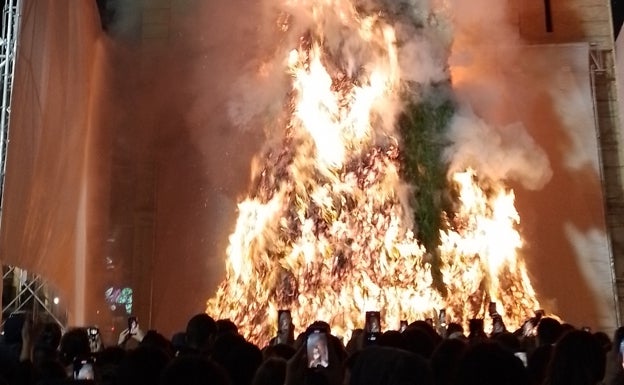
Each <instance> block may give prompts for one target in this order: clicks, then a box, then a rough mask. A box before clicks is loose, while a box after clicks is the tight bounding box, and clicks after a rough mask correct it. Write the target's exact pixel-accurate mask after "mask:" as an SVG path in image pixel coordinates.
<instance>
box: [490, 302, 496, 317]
mask: <svg viewBox="0 0 624 385" xmlns="http://www.w3.org/2000/svg"><path fill="white" fill-rule="evenodd" d="M488 314H489V315H490V317H493V316H494V315H496V314H498V312H497V311H496V302H490V304H489V305H488Z"/></svg>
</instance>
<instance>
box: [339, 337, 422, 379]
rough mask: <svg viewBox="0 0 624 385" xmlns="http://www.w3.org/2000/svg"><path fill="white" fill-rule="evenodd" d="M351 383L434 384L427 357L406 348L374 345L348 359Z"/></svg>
mask: <svg viewBox="0 0 624 385" xmlns="http://www.w3.org/2000/svg"><path fill="white" fill-rule="evenodd" d="M347 369H348V372H349V382H348V384H349V385H402V384H415V385H416V384H418V385H433V375H432V373H431V368H430V366H429V364H428V362H427V360H425V359H424V358H423V357H421V356H419V355H418V354H413V353H410V352H407V351H405V350H402V349H395V348H388V347H384V346H370V347H367V348H365V349H362V350H361V351H360V352H358V353H357V354H355V355H354V356H352V357H350V358H349V359H348V360H347Z"/></svg>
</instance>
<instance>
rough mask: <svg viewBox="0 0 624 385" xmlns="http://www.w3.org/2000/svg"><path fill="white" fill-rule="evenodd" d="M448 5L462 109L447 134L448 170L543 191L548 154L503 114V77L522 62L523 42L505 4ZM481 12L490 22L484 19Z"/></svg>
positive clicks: (548, 173) (455, 82) (455, 79)
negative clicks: (467, 169)
mask: <svg viewBox="0 0 624 385" xmlns="http://www.w3.org/2000/svg"><path fill="white" fill-rule="evenodd" d="M452 3H453V5H452V8H453V12H454V14H455V15H456V18H455V19H454V25H455V43H454V46H453V53H452V55H451V58H450V64H451V67H452V69H451V72H452V74H453V88H454V90H455V94H456V97H457V100H458V104H459V106H460V108H459V111H458V113H457V115H456V116H455V117H454V118H453V120H452V123H451V127H450V130H449V131H448V133H447V134H448V139H449V140H450V141H451V143H452V145H451V146H450V147H449V148H447V149H446V151H445V158H446V160H447V161H449V163H450V167H451V170H450V171H451V172H452V171H457V170H461V169H462V168H465V167H473V168H475V169H476V170H477V173H478V174H479V175H484V176H487V177H490V178H493V179H496V180H499V179H503V180H515V181H517V182H519V183H521V184H522V185H523V186H524V187H525V188H527V189H531V190H536V189H541V188H542V187H544V185H545V184H546V183H548V181H549V180H550V179H551V177H552V173H553V172H552V169H551V167H550V161H549V159H548V156H547V155H546V152H545V151H544V150H543V149H542V148H541V147H540V145H539V144H538V143H537V142H536V141H535V140H534V139H533V138H532V137H531V135H530V134H529V132H528V130H527V127H525V125H524V123H523V122H522V121H519V120H516V121H513V120H510V118H509V117H512V119H513V113H510V114H506V113H505V111H503V110H504V109H505V108H509V107H505V106H504V103H503V98H504V95H506V94H507V93H508V91H507V90H506V89H505V87H509V84H508V83H505V81H504V79H506V78H505V76H506V73H509V72H510V71H514V69H515V68H516V65H517V62H518V60H520V59H521V56H520V48H521V44H522V42H521V40H520V37H519V36H518V33H517V30H516V28H514V27H513V24H512V23H511V20H510V17H509V15H510V12H509V9H508V7H509V5H508V4H507V2H502V1H497V0H478V1H472V2H464V1H459V0H457V1H453V2H452ZM484 9H487V10H488V13H487V15H488V20H483V15H484V14H483V10H484ZM484 36H487V38H486V39H484V38H483V37H484ZM518 86H520V85H518Z"/></svg>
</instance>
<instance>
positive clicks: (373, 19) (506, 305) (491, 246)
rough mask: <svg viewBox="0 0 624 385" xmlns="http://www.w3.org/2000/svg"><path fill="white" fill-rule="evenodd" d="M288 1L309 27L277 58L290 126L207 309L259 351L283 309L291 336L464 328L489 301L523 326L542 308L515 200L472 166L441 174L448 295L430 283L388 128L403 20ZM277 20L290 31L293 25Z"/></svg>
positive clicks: (271, 150) (249, 205)
mask: <svg viewBox="0 0 624 385" xmlns="http://www.w3.org/2000/svg"><path fill="white" fill-rule="evenodd" d="M285 5H286V6H287V7H291V8H292V9H297V10H298V11H299V12H298V13H299V14H301V13H304V14H305V18H307V19H306V20H307V22H308V24H309V26H310V27H309V28H307V29H306V31H305V33H302V34H301V35H300V37H299V39H298V40H297V43H296V46H295V47H291V48H290V49H289V50H288V51H286V52H287V53H286V54H284V58H283V63H284V67H285V70H286V71H287V72H288V74H289V75H290V79H291V80H292V83H291V84H292V89H291V92H289V94H288V96H287V99H288V103H287V107H286V109H287V112H288V119H287V122H286V124H283V127H273V128H272V130H273V132H280V135H281V136H280V140H278V141H273V142H272V144H271V145H268V146H267V150H266V151H265V152H264V153H263V154H262V157H260V158H259V160H258V162H259V166H258V167H257V170H256V171H255V174H254V178H253V183H252V188H251V191H250V193H249V197H248V198H247V199H245V200H244V201H242V202H241V203H240V204H239V206H238V208H239V217H238V221H237V223H236V228H235V230H234V232H233V233H232V235H231V236H230V246H229V248H228V251H227V252H228V259H227V261H226V263H227V265H226V269H227V270H226V274H227V277H226V279H225V281H224V282H223V283H222V284H221V285H220V287H219V289H218V291H217V293H216V296H215V297H214V298H212V299H210V300H209V301H208V306H207V312H208V313H209V314H211V315H212V316H215V317H218V318H229V319H231V320H232V321H234V322H235V323H236V324H237V325H239V328H240V330H241V331H242V332H243V334H244V335H245V336H246V337H247V338H249V339H250V340H251V341H253V342H256V343H259V344H264V343H266V342H267V341H268V340H269V339H270V338H271V337H272V336H273V335H274V334H275V331H276V318H277V311H278V309H290V310H291V312H292V316H293V322H294V324H295V326H296V327H297V329H298V331H302V329H303V328H305V327H306V326H307V325H308V324H310V323H312V322H313V321H315V320H324V321H327V322H328V323H329V324H330V325H331V326H332V330H333V332H334V333H335V334H337V335H341V336H348V335H349V333H350V331H351V330H353V329H355V328H358V327H362V326H363V325H362V324H363V318H364V317H363V314H364V312H365V311H367V310H380V311H381V314H382V319H383V323H384V326H385V327H386V328H389V329H392V328H396V327H398V325H399V320H403V319H405V320H410V321H414V320H417V319H424V318H428V317H435V316H436V315H437V312H438V311H439V309H446V311H447V318H448V319H449V321H455V322H462V323H465V322H466V321H467V320H468V319H470V318H473V317H484V316H485V315H486V311H487V306H488V304H489V302H490V301H494V302H497V303H498V304H499V308H498V311H499V313H501V314H502V315H503V318H504V320H505V322H506V324H507V325H508V326H509V327H518V326H519V325H520V324H521V323H522V322H523V321H524V320H525V319H526V318H527V316H529V315H531V314H532V313H533V311H534V310H535V309H537V308H539V303H538V302H537V300H536V298H535V293H534V291H533V288H532V286H531V283H530V280H529V278H528V275H527V272H526V268H525V266H524V263H523V261H522V259H520V258H519V254H518V252H519V250H520V249H521V247H522V238H521V236H520V234H519V233H518V231H517V225H518V223H519V216H518V213H517V211H516V209H515V207H514V194H513V192H512V191H510V190H509V189H507V188H505V186H504V184H503V182H502V181H492V180H485V179H483V178H480V177H479V174H478V170H472V169H470V168H468V167H467V168H466V169H465V171H464V172H458V173H455V174H453V175H450V176H449V178H450V179H451V182H450V183H451V184H452V186H454V188H455V189H456V191H457V196H458V200H457V209H456V213H455V215H453V217H452V219H447V218H445V220H446V222H447V223H446V224H447V226H445V228H447V229H448V230H445V231H442V232H441V234H440V236H441V241H442V243H441V245H440V247H439V250H438V254H439V258H440V261H441V268H440V269H441V273H442V278H443V282H444V284H445V286H446V289H447V290H446V292H447V293H446V295H445V296H443V295H442V294H441V293H440V291H439V290H437V289H435V288H434V287H433V286H432V284H433V278H432V275H431V263H430V262H431V258H432V256H431V255H430V254H428V253H427V252H426V250H425V249H424V247H423V246H422V245H421V244H419V242H418V240H417V239H416V236H415V235H414V233H415V229H416V228H417V226H418V224H414V223H413V221H412V219H411V218H412V208H411V207H410V205H409V203H408V202H409V199H408V194H409V191H410V188H411V187H410V186H408V185H407V184H406V183H405V182H404V181H403V180H402V179H401V173H400V170H401V163H400V159H401V157H400V155H401V154H400V151H401V150H400V148H401V147H400V145H401V138H400V137H399V136H398V134H397V133H396V132H395V131H394V129H393V127H394V119H395V115H396V112H395V109H394V108H393V107H392V106H396V105H397V103H398V102H399V101H400V100H401V98H402V97H404V96H403V94H404V93H405V87H404V85H405V84H406V78H408V77H409V78H413V76H411V75H410V76H406V75H405V74H404V73H403V72H404V69H403V68H402V67H401V65H400V60H399V48H398V47H400V44H399V43H398V42H397V33H396V28H397V26H396V23H394V22H393V21H392V20H395V19H396V18H397V15H398V14H399V13H398V12H399V11H401V10H398V11H396V12H397V13H396V14H393V13H392V12H390V11H382V10H380V8H375V7H369V8H366V7H364V6H361V4H360V6H358V7H356V6H355V5H353V4H351V3H349V2H348V1H345V0H323V1H311V0H308V1H306V0H299V1H295V0H290V1H286V2H285ZM403 11H405V10H403ZM393 15H394V16H393ZM302 17H303V16H302ZM280 20H282V24H281V27H282V28H283V30H285V31H286V30H288V29H289V28H290V25H289V23H290V22H292V18H280ZM283 20H287V21H285V22H284V21H283ZM424 20H429V19H427V18H425V19H424ZM337 26H338V27H339V28H337ZM442 72H443V71H442ZM389 122H390V123H389ZM276 124H277V123H276Z"/></svg>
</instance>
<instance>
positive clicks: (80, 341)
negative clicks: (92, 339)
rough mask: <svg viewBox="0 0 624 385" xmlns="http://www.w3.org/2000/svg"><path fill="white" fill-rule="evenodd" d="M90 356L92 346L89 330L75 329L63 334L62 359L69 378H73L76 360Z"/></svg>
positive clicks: (61, 344)
mask: <svg viewBox="0 0 624 385" xmlns="http://www.w3.org/2000/svg"><path fill="white" fill-rule="evenodd" d="M90 356H91V345H90V344H89V335H88V334H87V329H84V328H75V329H71V330H69V331H68V332H66V333H65V334H63V336H62V337H61V343H60V359H61V363H62V364H63V366H65V368H66V372H67V375H68V376H69V377H72V376H73V369H74V368H73V362H74V360H75V359H78V358H87V357H90Z"/></svg>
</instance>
